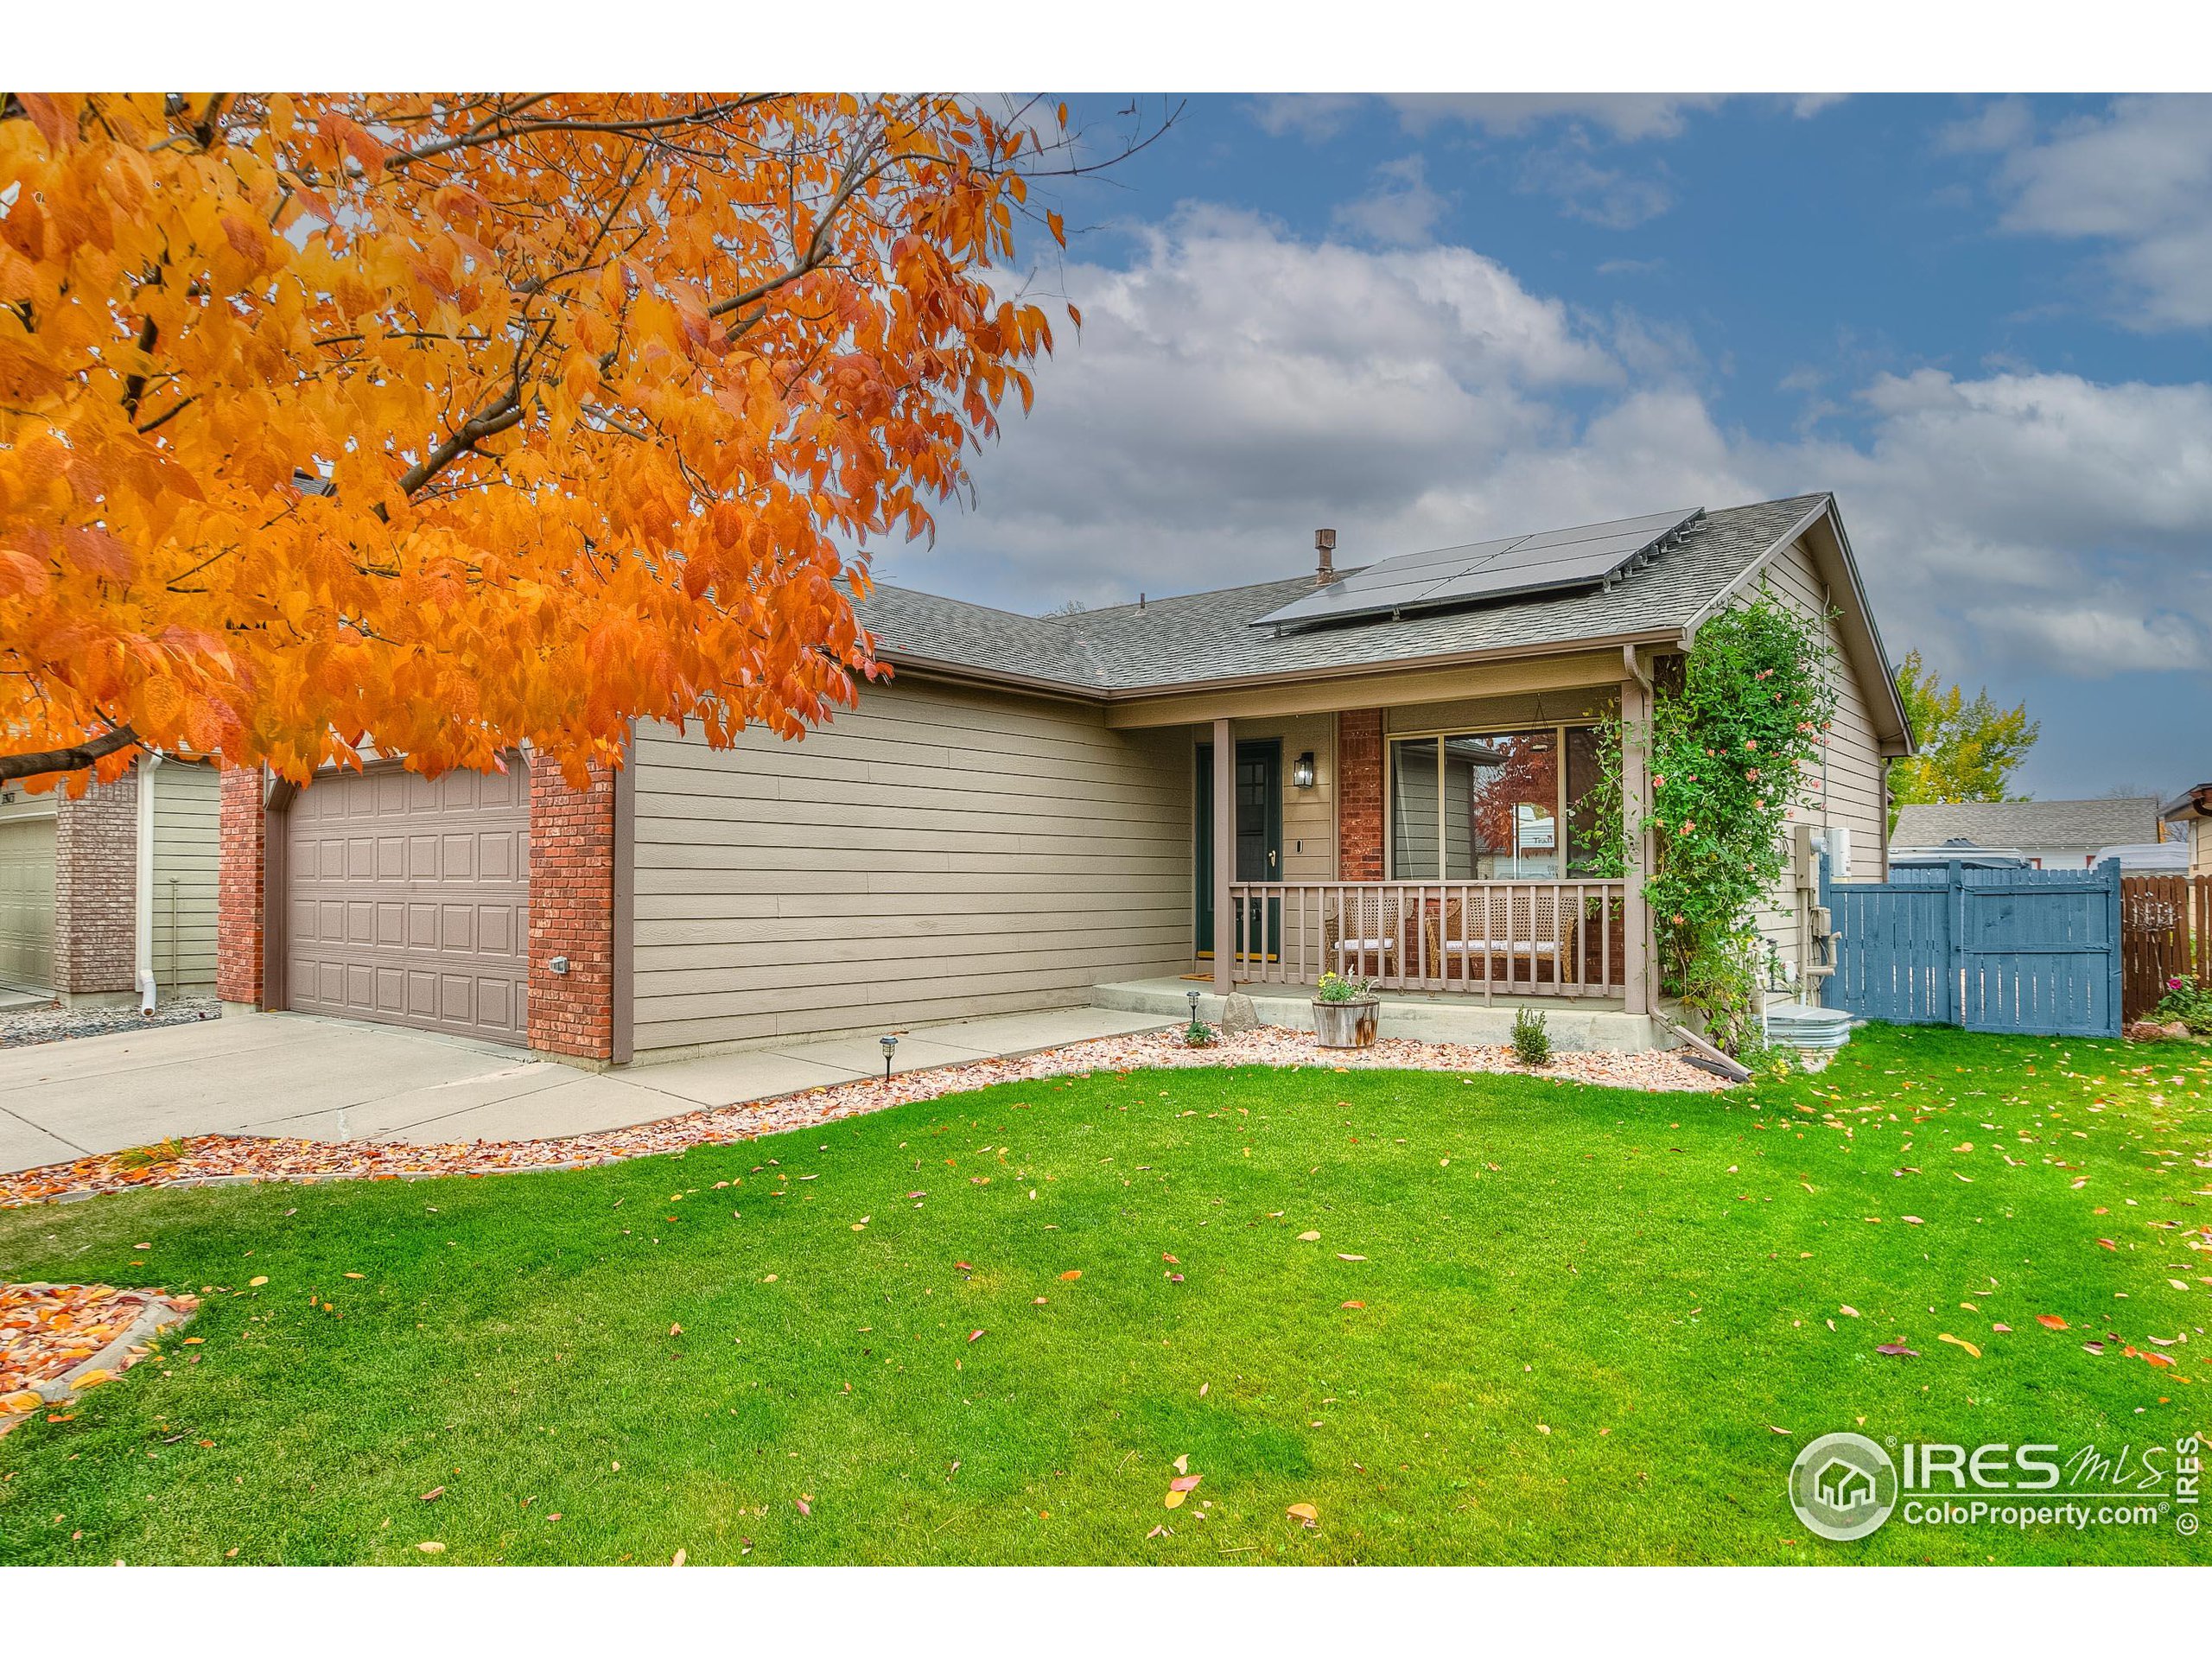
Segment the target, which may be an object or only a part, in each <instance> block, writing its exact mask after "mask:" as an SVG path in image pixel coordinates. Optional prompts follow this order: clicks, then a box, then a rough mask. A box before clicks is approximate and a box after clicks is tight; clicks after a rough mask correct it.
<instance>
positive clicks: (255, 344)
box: [0, 94, 1065, 787]
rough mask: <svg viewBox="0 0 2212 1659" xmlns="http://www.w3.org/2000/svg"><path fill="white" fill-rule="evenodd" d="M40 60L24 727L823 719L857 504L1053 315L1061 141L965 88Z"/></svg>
mask: <svg viewBox="0 0 2212 1659" xmlns="http://www.w3.org/2000/svg"><path fill="white" fill-rule="evenodd" d="M23 105H24V109H25V112H26V113H27V114H28V115H29V120H28V121H16V122H5V123H0V177H5V178H7V179H9V180H10V182H11V184H13V185H15V186H16V197H15V199H14V200H13V202H12V203H11V206H10V211H9V213H8V215H7V217H6V219H4V220H0V300H6V301H10V302H15V301H24V302H29V303H28V305H27V307H25V308H23V309H22V310H19V311H17V312H16V313H14V314H12V318H13V320H11V321H10V322H9V324H8V325H7V326H6V327H0V758H4V757H6V756H9V755H15V754H21V753H27V752H34V751H38V750H43V749H47V748H51V747H67V746H68V745H71V744H73V743H76V742H79V741H83V740H84V739H86V737H88V736H92V735H97V734H100V733H104V732H105V731H106V730H108V729H109V728H108V725H107V722H108V721H111V720H113V721H120V722H122V723H124V724H125V725H127V726H129V727H130V728H131V729H132V730H133V731H135V732H137V734H139V735H140V736H141V738H142V739H143V741H146V742H148V743H151V744H155V745H157V746H161V747H168V748H173V749H178V750H182V751H186V752H207V751H218V752H219V754H220V758H221V759H222V760H225V761H226V763H230V764H237V765H253V764H258V763H262V762H267V763H269V764H271V765H274V766H277V767H278V768H279V769H281V770H282V771H283V772H286V773H287V774H288V775H290V776H293V777H295V778H298V777H302V776H304V775H305V774H306V773H307V772H309V771H310V770H311V769H312V768H313V767H314V766H315V765H316V764H317V763H318V762H320V761H323V760H332V759H341V760H342V759H343V758H344V757H345V756H346V754H347V753H350V747H351V746H352V745H353V744H355V743H357V742H359V741H364V740H365V738H367V736H368V735H369V734H373V739H374V741H375V742H376V744H377V745H378V747H379V748H382V749H384V750H385V751H387V752H404V753H406V754H408V755H409V756H410V762H411V764H413V765H415V766H417V767H419V768H420V769H421V770H423V771H425V772H438V771H442V770H444V769H446V768H448V767H451V766H486V765H489V764H492V763H493V761H494V760H495V759H496V757H497V756H498V755H499V753H502V752H503V751H505V750H508V749H511V748H512V747H515V746H516V745H517V744H518V743H520V742H523V741H529V742H531V743H533V744H535V745H537V747H539V748H541V749H542V750H543V751H545V752H546V753H548V754H549V756H550V758H551V759H552V760H555V761H556V763H557V764H560V765H561V766H563V769H564V770H565V771H569V772H572V773H573V772H576V771H578V770H580V769H581V768H582V766H585V765H586V764H591V763H601V762H604V761H605V760H607V758H608V757H609V756H610V755H612V754H613V753H618V752H619V748H620V742H621V740H622V738H623V736H624V734H626V730H627V727H628V722H629V721H630V720H631V719H632V717H643V718H651V719H660V720H668V721H696V722H697V724H698V725H699V726H700V727H701V728H702V729H703V730H704V731H705V732H706V733H707V734H709V739H710V741H717V742H728V741H732V740H733V739H734V735H735V734H737V733H738V732H740V731H741V730H742V729H743V728H745V727H746V726H747V725H749V724H755V723H757V724H760V725H763V726H766V727H767V728H769V729H772V730H774V731H777V732H779V733H785V734H791V733H794V732H797V731H798V730H800V729H802V728H804V725H806V724H808V723H810V722H812V721H817V720H819V719H821V718H823V717H824V716H825V715H830V714H834V713H835V711H836V709H839V708H841V707H843V706H845V705H848V704H849V702H851V701H852V697H853V695H854V693H853V688H854V686H855V683H857V682H858V681H859V680H860V679H861V678H862V677H873V676H874V674H875V672H876V668H875V664H874V662H873V660H872V658H871V656H870V648H869V642H868V639H867V638H866V637H865V635H863V634H862V633H861V631H860V630H859V629H858V628H857V626H855V621H854V619H853V615H852V613H851V610H850V607H849V602H848V600H847V598H846V594H847V592H848V591H849V590H850V589H851V588H857V587H860V586H861V585H863V584H864V582H865V571H864V569H861V568H858V567H849V566H848V564H847V556H846V553H845V551H844V550H845V549H846V548H848V547H849V546H850V545H852V544H853V543H855V542H858V541H861V540H863V539H864V538H866V537H869V536H882V535H888V534H891V533H893V532H894V531H900V532H904V533H906V534H910V535H912V534H926V533H928V532H929V531H930V530H931V517H930V507H931V504H932V503H933V502H935V501H936V500H938V499H943V498H944V497H945V496H947V495H949V494H950V493H954V492H957V490H959V489H960V488H961V487H962V486H963V483H964V482H965V480H966V471H965V461H964V459H963V457H964V455H965V454H966V453H967V452H968V450H969V448H970V447H971V446H972V443H973V441H974V440H975V438H976V437H977V436H979V435H984V434H987V433H988V432H990V431H992V430H994V429H995V424H996V420H997V415H998V409H999V405H1000V404H1001V400H1003V399H1005V398H1007V397H1014V398H1017V399H1019V400H1020V403H1021V404H1022V405H1023V406H1025V407H1026V406H1027V404H1028V402H1029V400H1030V398H1031V397H1032V396H1033V385H1032V383H1031V379H1030V377H1029V373H1028V369H1029V367H1030V366H1031V365H1033V362H1034V360H1035V359H1036V358H1037V357H1038V355H1039V353H1042V352H1045V351H1047V350H1049V349H1050V344H1051V334H1050V331H1049V329H1048V327H1046V321H1045V318H1044V315H1043V314H1042V312H1041V311H1040V310H1039V308H1036V307H1034V306H1030V305H1026V304H1020V303H1012V304H1009V303H1007V302H1003V301H1001V299H1000V297H999V296H998V295H997V293H996V292H995V289H994V286H993V284H992V282H991V280H990V278H991V267H992V266H993V265H994V264H997V263H1001V262H1002V261H1003V260H1004V259H1005V258H1006V257H1007V254H1008V253H1009V251H1010V250H1011V243H1010V240H1009V235H1010V232H1008V230H1007V225H1008V223H1009V222H1010V221H1009V219H1008V215H1007V209H1008V207H1009V206H1010V205H1011V204H1012V203H1013V202H1014V201H1015V200H1018V198H1019V195H1020V183H1021V180H1020V170H1021V168H1022V167H1023V166H1024V165H1026V164H1027V156H1029V155H1030V154H1032V153H1033V151H1034V149H1035V146H1034V144H1033V143H1029V144H1023V145H1021V146H1020V157H1021V158H1022V159H1020V160H1016V161H1014V162H1011V163H1009V162H1007V160H1006V159H1005V158H1006V156H1013V155H1015V154H1016V149H1015V148H1014V145H1015V142H1016V139H1017V137H1018V136H1019V135H1018V134H1017V133H1016V132H1015V131H1014V130H1011V129H1008V128H1006V127H1004V126H1001V125H999V124H995V123H994V122H992V121H991V120H990V119H989V118H988V117H986V116H985V115H983V114H982V113H981V112H980V111H977V110H976V109H975V108H974V107H973V106H971V105H967V104H963V102H961V101H959V100H956V99H945V98H934V97H931V98H906V99H874V100H868V99H852V98H830V97H791V98H785V99H774V100H769V101H765V102H760V103H733V102H732V101H730V100H727V99H717V98H715V97H714V96H711V95H703V94H682V95H673V96H658V95H630V94H625V95H620V96H611V95H602V94H588V95H555V96H550V97H546V98H542V99H532V100H523V99H501V98H499V97H495V96H493V95H488V94H486V95H467V94H464V95H459V96H451V97H441V98H438V99H429V98H425V97H417V96H413V95H400V96H368V97H364V96H354V95H323V94H277V95H273V96H269V97H258V96H249V95H237V96H232V97H230V98H227V99H224V100H223V101H221V102H219V103H210V102H209V101H207V100H206V99H200V98H197V97H195V98H194V99H191V100H189V102H188V104H187V105H181V106H179V107H177V108H175V109H171V108H169V107H168V105H165V103H164V102H163V100H162V99H161V98H159V97H157V96H153V97H142V96H127V97H125V96H111V95H99V96H94V97H91V98H80V97H77V96H74V95H69V96H54V97H45V96H41V95H37V94H32V95H27V96H25V97H24V99H23ZM203 123H206V124H210V126H211V129H212V130H214V139H213V142H212V143H209V142H205V141H204V135H203V134H202V133H200V131H199V130H198V129H199V128H200V125H201V124H203ZM380 134H381V135H385V137H378V135H380ZM1047 223H1048V226H1049V227H1050V229H1051V232H1052V234H1053V236H1054V237H1055V238H1058V237H1060V236H1062V235H1064V234H1065V226H1062V225H1061V224H1060V223H1059V221H1058V219H1057V216H1055V217H1054V218H1052V219H1049V220H1048V221H1047ZM817 232H818V234H817ZM26 317H27V318H29V319H31V321H22V319H23V318H26ZM33 687H36V688H37V691H36V694H35V695H34V694H33V692H32V690H30V688H33ZM128 760H129V755H128V753H127V752H126V753H121V754H118V755H117V756H116V757H113V759H112V760H111V763H109V764H110V765H111V767H113V768H119V767H120V766H123V765H124V764H126V763H127V761H128ZM52 781H53V780H51V779H41V780H34V787H43V786H46V785H48V784H50V783H51V782H52Z"/></svg>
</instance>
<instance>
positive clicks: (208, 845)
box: [142, 761, 220, 992]
mask: <svg viewBox="0 0 2212 1659" xmlns="http://www.w3.org/2000/svg"><path fill="white" fill-rule="evenodd" d="M151 778H152V785H153V791H154V891H153V895H152V897H153V906H154V913H153V924H154V925H153V954H154V960H153V969H154V976H155V980H156V983H158V984H159V985H160V987H161V988H162V990H163V991H164V992H173V991H190V990H197V989H204V988H206V987H207V986H210V985H213V983H214V982H215V887H216V866H217V864H218V862H219V855H220V842H219V835H218V830H217V824H216V820H217V817H218V811H219V806H218V802H219V779H218V776H217V773H216V771H215V769H214V767H213V766H194V765H191V764H189V763H188V762H180V761H170V762H168V763H167V764H165V765H162V766H156V767H155V768H153V770H152V773H151ZM142 781H143V780H142Z"/></svg>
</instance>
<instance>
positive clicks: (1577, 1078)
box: [0, 1020, 1726, 1209]
mask: <svg viewBox="0 0 2212 1659" xmlns="http://www.w3.org/2000/svg"><path fill="white" fill-rule="evenodd" d="M1232 1065H1271V1066H1279V1067H1282V1068H1285V1069H1290V1070H1294V1069H1296V1068H1298V1067H1300V1066H1326V1067H1328V1068H1329V1069H1330V1070H1331V1071H1352V1070H1355V1069H1357V1070H1368V1069H1370V1068H1386V1069H1396V1070H1409V1071H1456V1072H1460V1073H1469V1072H1506V1073H1514V1074H1517V1075H1519V1076H1522V1077H1526V1076H1527V1075H1528V1073H1527V1071H1525V1069H1524V1068H1523V1067H1522V1065H1521V1064H1520V1062H1519V1061H1517V1060H1516V1059H1515V1058H1513V1050H1512V1049H1511V1048H1510V1046H1507V1045H1505V1044H1503V1043H1493V1044H1474V1043H1428V1042H1421V1041H1417V1040H1415V1039H1412V1038H1404V1037H1384V1038H1382V1039H1378V1040H1377V1041H1376V1043H1375V1045H1374V1046H1373V1047H1371V1048H1355V1049H1331V1048H1323V1047H1322V1046H1320V1045H1319V1043H1318V1042H1317V1041H1316V1040H1315V1039H1314V1035H1313V1033H1311V1032H1305V1031H1287V1030H1285V1029H1283V1028H1282V1027H1280V1026H1262V1027H1260V1028H1259V1029H1258V1030H1257V1031H1252V1032H1247V1033H1244V1034H1243V1036H1236V1037H1232V1036H1224V1037H1223V1038H1222V1039H1221V1040H1219V1041H1218V1042H1216V1043H1212V1044H1211V1045H1209V1046H1206V1047H1205V1048H1188V1047H1185V1046H1184V1042H1183V1025H1182V1022H1181V1021H1180V1020H1178V1021H1176V1022H1175V1023H1173V1024H1172V1025H1166V1026H1163V1027H1162V1028H1160V1029H1159V1030H1157V1031H1144V1032H1133V1033H1130V1034H1129V1035H1128V1036H1125V1037H1099V1038H1094V1039H1090V1040H1089V1041H1087V1042H1077V1043H1070V1044H1068V1045H1067V1046H1065V1047H1062V1048H1048V1049H1045V1050H1043V1051H1041V1052H1038V1053H1035V1054H1027V1055H1015V1056H1009V1057H1007V1058H1003V1059H989V1060H969V1061H963V1062H962V1063H960V1064H958V1065H944V1066H931V1067H928V1068H926V1069H924V1070H920V1071H904V1072H901V1073H899V1076H898V1077H894V1078H893V1079H892V1080H891V1081H890V1082H889V1083H884V1082H881V1081H880V1080H877V1079H874V1078H870V1079H868V1080H866V1081H861V1082H855V1083H846V1084H833V1085H829V1086H822V1085H817V1086H815V1087H812V1088H809V1089H804V1090H798V1091H797V1092H796V1093H793V1094H789V1095H783V1096H777V1097H775V1098H773V1099H769V1100H754V1101H745V1102H741V1103H737V1104H734V1105H729V1106H713V1107H709V1108H706V1109H703V1110H701V1111H696V1112H687V1113H685V1114H684V1115H683V1116H681V1117H671V1118H664V1119H662V1120H661V1121H660V1122H656V1123H639V1124H636V1125H633V1126H632V1127H631V1128H620V1129H599V1130H594V1132H592V1133H591V1134H589V1135H575V1136H571V1137H569V1138H566V1139H552V1140H544V1141H498V1142H490V1141H479V1142H475V1143H473V1144H471V1143H463V1142H448V1143H444V1144H434V1145H423V1146H410V1145H407V1144H405V1143H404V1142H400V1141H302V1140H297V1139H285V1140H278V1139H273V1138H264V1137H261V1136H246V1135H193V1136H191V1137H189V1138H188V1139H186V1140H184V1141H180V1142H178V1143H177V1144H176V1147H175V1155H174V1156H163V1157H160V1158H156V1159H148V1158H145V1157H144V1156H143V1155H137V1156H132V1157H130V1158H127V1159H126V1158H121V1157H118V1156H117V1155H116V1154H111V1153H100V1154H92V1155H91V1156H88V1157H84V1158H79V1159H77V1160H73V1162H70V1163H66V1164H48V1165H47V1166H45V1167H43V1168H41V1169H26V1170H17V1171H16V1172H14V1173H10V1174H0V1209H6V1208H9V1207H10V1206H12V1205H22V1204H40V1203H67V1202H69V1201H71V1200H73V1199H75V1198H86V1197H90V1196H91V1195H92V1194H93V1193H96V1192H126V1191H129V1190H130V1189H131V1188H133V1187H143V1186H176V1185H182V1184H184V1183H186V1182H188V1181H189V1182H207V1181H213V1180H222V1179H228V1180H253V1181H296V1182H300V1183H302V1184H313V1183H316V1182H321V1181H341V1180H372V1181H377V1180H384V1181H389V1180H404V1179H409V1178H410V1177H421V1176H432V1175H501V1174H506V1173H512V1172H515V1171H519V1170H543V1169H548V1168H554V1167H560V1168H568V1167H570V1166H575V1165H578V1164H584V1165H592V1164H602V1163H613V1162H615V1161H617V1160H620V1159H624V1158H650V1157H655V1156H659V1155H663V1154H670V1153H681V1152H683V1151H686V1150H688V1149H689V1148H690V1147H712V1146H727V1145H729V1144H730V1143H732V1142H734V1141H750V1140H752V1139H753V1138H754V1137H755V1136H757V1135H777V1134H780V1133H782V1132H783V1131H784V1130H785V1129H796V1128H812V1127H813V1126H815V1125H816V1124H819V1123H827V1122H833V1121H835V1120H836V1119H839V1118H846V1117H854V1116H859V1115H861V1114H862V1113H866V1112H877V1111H881V1110H882V1109H884V1108H885V1107H887V1106H904V1105H906V1104H908V1103H911V1102H913V1101H917V1100H936V1099H938V1098H939V1097H940V1096H944V1095H952V1094H958V1093H961V1092H963V1090H969V1089H983V1088H988V1087H989V1086H990V1085H991V1084H999V1083H1027V1082H1033V1081H1035V1080H1037V1079H1039V1078H1045V1077H1088V1076H1090V1075H1091V1074H1092V1073H1094V1072H1105V1073H1111V1074H1116V1075H1118V1074H1121V1073H1124V1072H1128V1071H1137V1070H1140V1069H1142V1068H1147V1067H1160V1068H1161V1069H1174V1070H1181V1069H1184V1068H1186V1067H1188V1068H1196V1067H1201V1066H1205V1067H1213V1066H1232ZM1545 1075H1546V1076H1547V1077H1550V1078H1554V1079H1557V1080H1558V1081H1559V1083H1560V1084H1561V1085H1562V1086H1567V1087H1571V1086H1573V1084H1582V1083H1591V1084H1603V1085H1605V1087H1607V1088H1612V1089H1638V1090H1645V1091H1647V1092H1649V1091H1652V1090H1686V1091H1694V1092H1700V1093H1702V1092H1708V1091H1715V1090H1720V1089H1723V1088H1725V1087H1726V1084H1723V1083H1722V1081H1721V1080H1720V1079H1719V1077H1712V1076H1710V1075H1708V1074H1707V1073H1706V1072H1703V1071H1698V1070H1697V1069H1696V1068H1695V1067H1694V1066H1692V1065H1690V1064H1689V1063H1688V1061H1687V1060H1684V1059H1682V1058H1681V1057H1680V1055H1679V1054H1678V1053H1656V1052H1654V1053H1644V1054H1600V1053H1592V1052H1565V1051H1562V1052H1555V1053H1554V1055H1553V1057H1552V1064H1551V1067H1550V1070H1549V1071H1548V1072H1547V1073H1546V1074H1545Z"/></svg>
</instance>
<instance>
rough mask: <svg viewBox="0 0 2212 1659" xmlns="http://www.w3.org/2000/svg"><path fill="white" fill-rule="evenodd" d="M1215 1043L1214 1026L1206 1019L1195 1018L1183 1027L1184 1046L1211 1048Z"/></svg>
mask: <svg viewBox="0 0 2212 1659" xmlns="http://www.w3.org/2000/svg"><path fill="white" fill-rule="evenodd" d="M1213 1044H1214V1035H1213V1027H1211V1026H1210V1025H1208V1024H1206V1022H1205V1020H1192V1021H1191V1023H1190V1024H1189V1025H1187V1026H1185V1027H1184V1028H1183V1046H1184V1047H1185V1048H1211V1047H1212V1046H1213Z"/></svg>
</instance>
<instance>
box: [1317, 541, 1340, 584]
mask: <svg viewBox="0 0 2212 1659" xmlns="http://www.w3.org/2000/svg"><path fill="white" fill-rule="evenodd" d="M1313 550H1314V551H1315V552H1316V553H1318V554H1319V555H1320V564H1319V567H1318V568H1317V569H1315V570H1314V572H1313V585H1314V586H1315V587H1316V588H1325V587H1327V586H1328V585H1329V584H1330V583H1331V582H1334V581H1335V580H1336V579H1337V532H1336V531H1333V530H1317V531H1314V532H1313Z"/></svg>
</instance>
